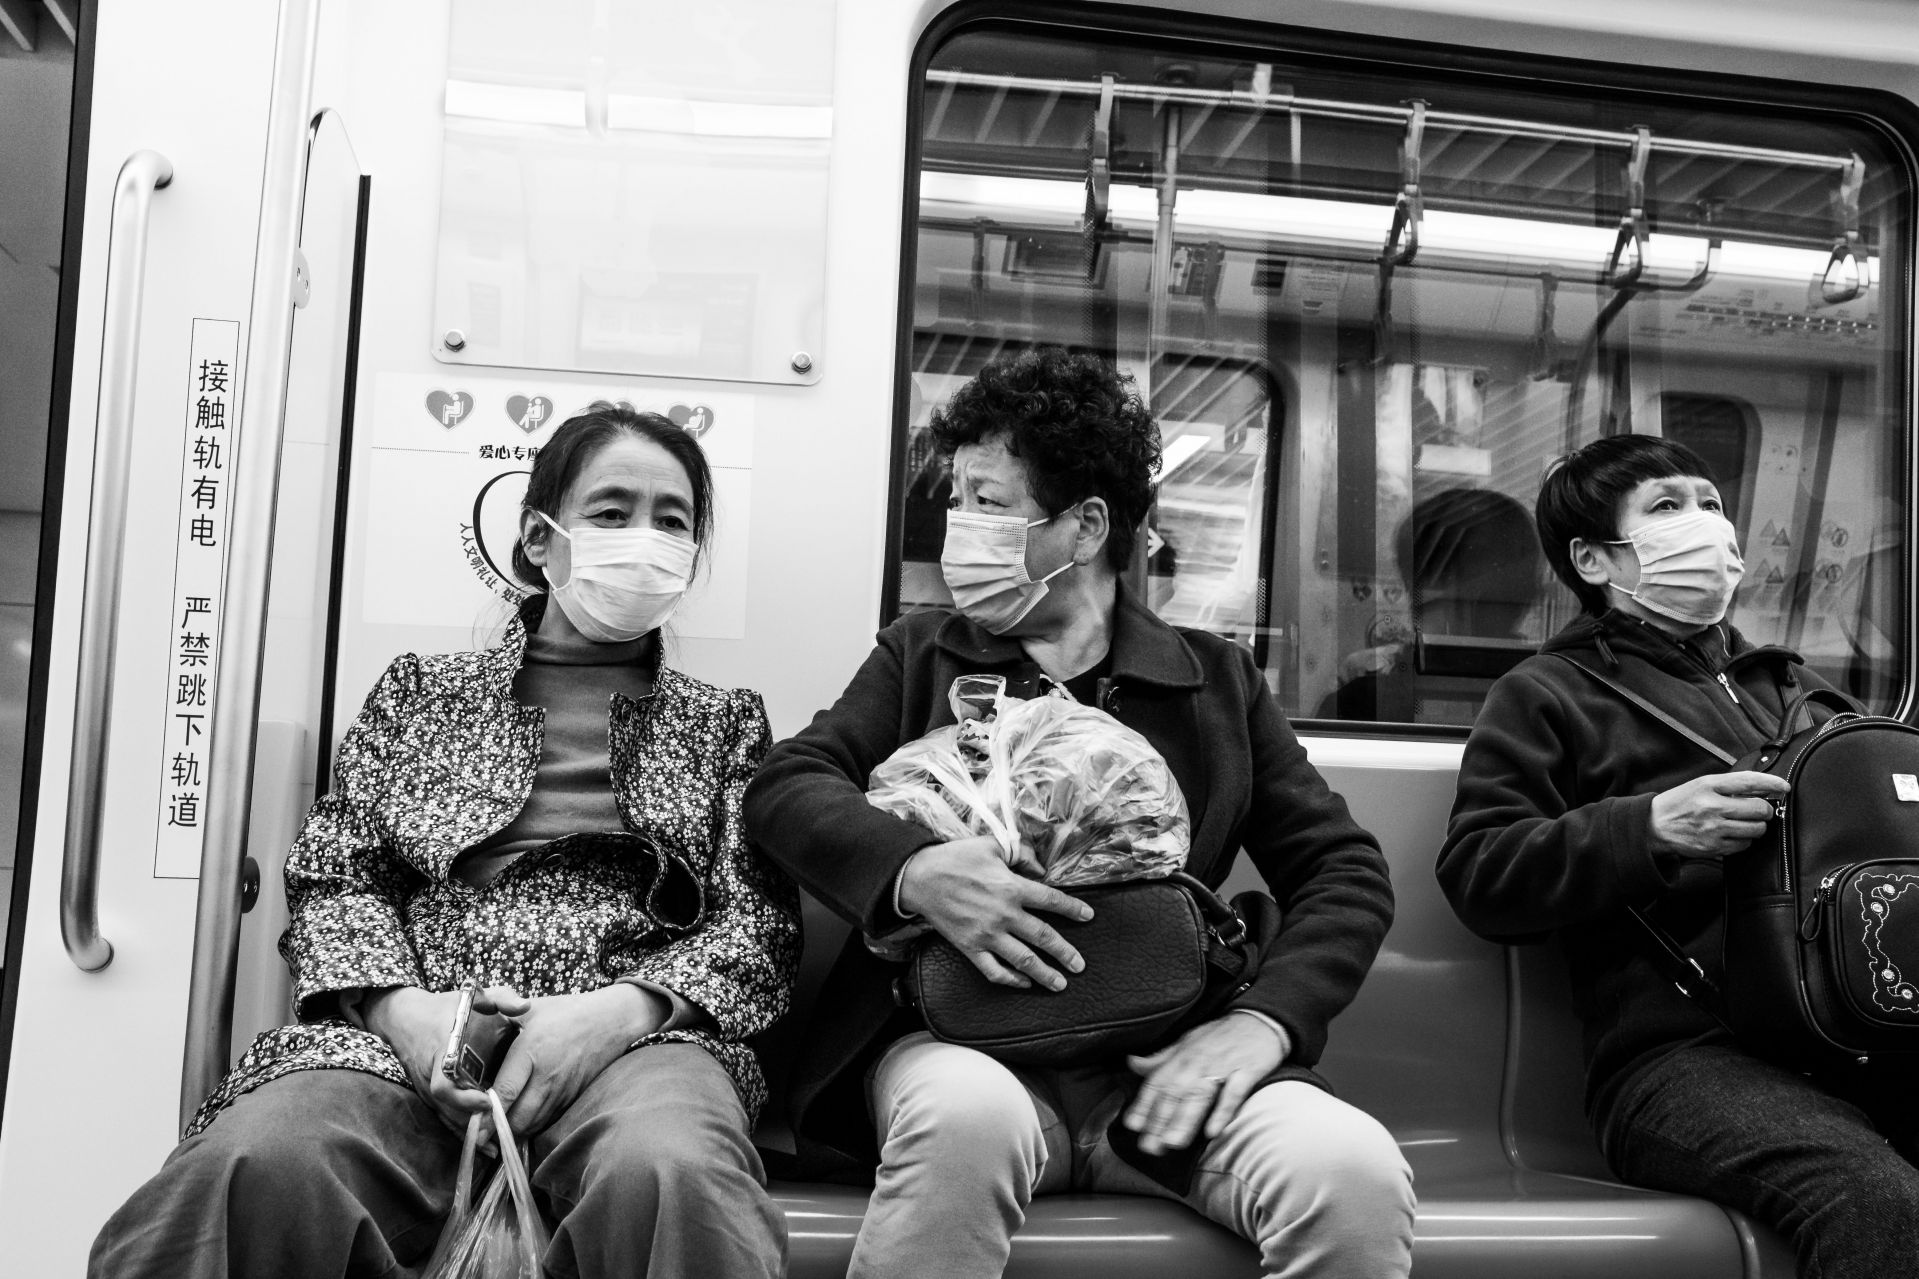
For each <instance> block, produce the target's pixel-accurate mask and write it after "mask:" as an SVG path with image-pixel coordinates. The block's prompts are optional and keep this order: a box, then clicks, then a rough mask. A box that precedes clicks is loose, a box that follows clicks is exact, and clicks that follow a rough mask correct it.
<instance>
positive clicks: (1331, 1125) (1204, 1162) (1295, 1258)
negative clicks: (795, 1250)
mask: <svg viewBox="0 0 1919 1279" xmlns="http://www.w3.org/2000/svg"><path fill="white" fill-rule="evenodd" d="M1122 1083H1123V1077H1122V1076H1120V1075H1118V1074H1117V1073H1116V1072H1114V1071H1112V1070H1094V1071H1051V1070H1018V1071H1015V1070H1012V1069H1009V1068H1007V1067H1006V1066H1003V1065H1001V1064H1000V1063H999V1062H997V1061H994V1060H993V1059H992V1058H991V1057H988V1056H986V1055H985V1054H984V1053H980V1052H976V1051H974V1050H973V1049H971V1048H960V1047H956V1046H954V1045H951V1044H942V1043H939V1042H937V1041H935V1040H934V1039H933V1038H932V1036H930V1035H928V1034H926V1033H925V1032H924V1031H922V1032H919V1033H917V1034H912V1035H908V1036H906V1037H905V1038H904V1039H901V1040H900V1041H899V1042H897V1043H895V1044H894V1045H893V1046H892V1047H891V1048H889V1049H888V1050H887V1052H886V1054H885V1055H884V1056H883V1057H882V1058H881V1059H880V1061H879V1064H878V1065H877V1066H876V1067H875V1068H874V1070H873V1073H872V1076H871V1079H870V1081H869V1084H868V1089H867V1097H868V1100H869V1102H870V1104H871V1106H872V1110H873V1119H874V1123H875V1126H876V1127H877V1129H878V1132H879V1135H880V1169H879V1177H878V1181H877V1183H876V1185H875V1186H874V1189H873V1201H872V1204H871V1205H870V1206H869V1207H868V1209H867V1212H866V1220H865V1223H864V1224H863V1225H862V1226H861V1227H860V1234H859V1240H858V1242H857V1243H855V1245H854V1248H853V1262H852V1266H851V1268H850V1270H849V1271H848V1274H849V1276H850V1277H851V1279H895V1277H896V1276H900V1275H915V1276H921V1275H923V1276H942V1277H946V1276H950V1277H951V1279H976V1277H977V1279H983V1277H985V1276H996V1275H999V1274H1000V1273H1001V1272H1002V1271H1003V1270H1004V1269H1005V1268H1006V1259H1007V1256H1008V1254H1009V1253H1010V1252H1011V1250H1012V1237H1013V1233H1014V1232H1015V1231H1017V1230H1018V1229H1019V1227H1020V1223H1021V1222H1022V1221H1024V1220H1025V1218H1026V1205H1027V1204H1028V1203H1029V1202H1031V1200H1032V1198H1033V1196H1034V1195H1036V1194H1048V1193H1057V1192H1061V1191H1068V1190H1081V1191H1100V1192H1107V1193H1112V1194H1143V1195H1157V1196H1160V1197H1163V1198H1170V1197H1171V1195H1170V1192H1168V1191H1167V1190H1165V1189H1164V1188H1162V1187H1161V1186H1159V1185H1158V1183H1156V1182H1154V1181H1152V1180H1151V1179H1150V1178H1148V1177H1147V1176H1146V1175H1145V1174H1143V1173H1141V1172H1139V1171H1138V1170H1137V1169H1135V1168H1133V1167H1132V1166H1131V1165H1129V1164H1127V1163H1126V1162H1125V1161H1123V1160H1122V1159H1120V1157H1119V1156H1118V1155H1117V1154H1115V1153H1114V1152H1113V1150H1112V1148H1111V1147H1110V1146H1109V1145H1108V1144H1107V1143H1106V1141H1105V1139H1104V1138H1105V1131H1106V1127H1107V1125H1108V1124H1109V1123H1110V1122H1111V1121H1112V1119H1113V1116H1114V1115H1115V1114H1117V1113H1118V1111H1119V1106H1120V1103H1121V1092H1120V1085H1121V1084H1122ZM1200 1140H1204V1138H1200ZM1412 1180H1413V1175H1412V1170H1411V1169H1410V1168H1408V1167H1407V1166H1406V1161H1405V1159H1404V1158H1403V1157H1401V1155H1400V1153H1399V1147H1398V1146H1397V1145H1396V1144H1395V1143H1394V1142H1393V1139H1392V1137H1391V1135H1390V1134H1388V1133H1387V1131H1386V1130H1385V1128H1383V1127H1381V1126H1380V1124H1379V1122H1378V1121H1377V1120H1375V1119H1373V1118H1372V1117H1371V1116H1370V1115H1367V1114H1366V1113H1365V1112H1363V1111H1360V1110H1358V1109H1355V1108H1354V1107H1352V1106H1349V1105H1347V1104H1346V1103H1345V1102H1342V1101H1340V1100H1338V1099H1337V1098H1335V1097H1333V1096H1332V1095H1331V1094H1329V1093H1327V1092H1325V1091H1324V1090H1323V1089H1320V1088H1316V1087H1314V1086H1313V1085H1312V1084H1309V1083H1304V1082H1301V1081H1297V1080H1289V1081H1285V1082H1281V1083H1276V1084H1269V1085H1267V1086H1266V1087H1264V1088H1262V1089H1260V1090H1259V1091H1258V1092H1256V1093H1254V1094H1253V1095H1252V1096H1251V1097H1249V1098H1247V1100H1246V1103H1245V1104H1244V1105H1243V1106H1241V1107H1240V1111H1239V1114H1238V1115H1236V1116H1234V1118H1233V1121H1232V1122H1231V1123H1230V1124H1228V1125H1227V1126H1226V1131H1224V1132H1223V1133H1221V1134H1220V1135H1219V1136H1218V1137H1217V1138H1215V1139H1214V1140H1213V1141H1212V1142H1211V1143H1209V1144H1208V1145H1207V1147H1206V1149H1205V1151H1204V1153H1203V1155H1202V1156H1201V1158H1200V1161H1199V1171H1198V1174H1197V1175H1196V1176H1195V1177H1194V1180H1193V1186H1192V1192H1191V1193H1190V1194H1188V1195H1187V1196H1186V1198H1185V1200H1184V1202H1185V1203H1186V1204H1187V1205H1188V1206H1189V1207H1191V1208H1193V1209H1194V1210H1196V1211H1198V1212H1199V1213H1201V1214H1203V1215H1204V1216H1206V1217H1208V1218H1210V1219H1212V1220H1213V1221H1216V1222H1218V1223H1219V1224H1221V1225H1223V1226H1225V1227H1226V1228H1227V1229H1229V1230H1231V1231H1234V1232H1235V1233H1237V1234H1238V1235H1239V1236H1240V1237H1241V1238H1244V1239H1250V1240H1252V1241H1253V1242H1254V1243H1255V1244H1257V1245H1258V1246H1259V1252H1260V1260H1261V1263H1262V1269H1263V1271H1264V1272H1265V1273H1266V1274H1268V1275H1278V1276H1285V1277H1286V1279H1306V1277H1307V1276H1312V1277H1313V1279H1392V1277H1393V1276H1403V1275H1405V1274H1406V1273H1407V1272H1408V1271H1409V1270H1410V1269H1411V1267H1412V1247H1413V1186H1412Z"/></svg>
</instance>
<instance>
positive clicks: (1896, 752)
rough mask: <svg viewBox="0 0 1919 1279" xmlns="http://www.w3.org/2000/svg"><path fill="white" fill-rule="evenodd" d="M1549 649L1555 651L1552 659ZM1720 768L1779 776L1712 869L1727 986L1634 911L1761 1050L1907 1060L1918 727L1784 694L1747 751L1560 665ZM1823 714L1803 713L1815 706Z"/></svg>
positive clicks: (1779, 1056)
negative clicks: (1760, 811)
mask: <svg viewBox="0 0 1919 1279" xmlns="http://www.w3.org/2000/svg"><path fill="white" fill-rule="evenodd" d="M1557 656H1561V657H1564V654H1558V655H1557ZM1565 660H1567V661H1568V662H1571V663H1572V665H1574V666H1577V667H1578V668H1579V669H1580V670H1581V671H1584V672H1585V673H1586V674H1587V675H1588V676H1589V677H1591V678H1592V679H1595V680H1597V681H1599V682H1600V683H1601V684H1604V685H1606V686H1607V687H1609V688H1611V689H1612V690H1613V691H1614V692H1616V693H1618V694H1619V695H1620V696H1621V697H1624V698H1626V699H1627V700H1628V701H1630V702H1632V703H1633V704H1634V705H1636V706H1638V707H1639V708H1640V709H1641V710H1643V711H1645V712H1646V713H1647V714H1649V715H1651V716H1652V717H1653V718H1655V719H1657V720H1659V721H1660V722H1662V723H1664V724H1665V725H1666V726H1667V727H1669V728H1672V729H1673V730H1675V731H1677V732H1679V733H1680V734H1682V735H1684V736H1685V737H1686V738H1688V739H1689V740H1691V741H1692V742H1694V743H1695V744H1697V745H1698V746H1699V747H1701V748H1702V749H1704V750H1705V751H1707V752H1708V753H1709V754H1711V755H1712V756H1713V757H1714V758H1715V759H1718V760H1720V761H1721V762H1722V763H1724V764H1725V765H1726V768H1727V770H1728V771H1732V772H1736V771H1744V770H1752V771H1755V772H1764V773H1771V774H1773V775H1774V776H1776V777H1782V778H1784V779H1785V780H1786V781H1787V783H1789V784H1790V785H1791V787H1792V789H1791V790H1790V791H1789V792H1788V793H1787V795H1786V797H1785V799H1784V800H1783V801H1781V802H1780V803H1778V804H1776V805H1775V806H1774V811H1775V813H1776V817H1775V819H1774V820H1773V821H1771V822H1769V823H1767V826H1766V832H1765V834H1763V835H1761V836H1760V837H1759V838H1758V839H1756V840H1754V841H1753V842H1752V844H1751V846H1749V847H1748V848H1747V849H1746V850H1745V851H1744V852H1740V853H1734V854H1733V855H1732V856H1730V857H1728V858H1726V859H1725V861H1724V862H1723V863H1722V864H1723V866H1724V869H1725V883H1726V937H1725V954H1724V961H1725V962H1724V964H1723V967H1722V972H1723V974H1724V976H1723V980H1724V990H1723V992H1722V991H1721V990H1720V988H1719V987H1718V986H1717V985H1715V984H1714V983H1713V981H1712V980H1711V978H1710V977H1708V976H1707V974H1706V973H1705V971H1704V969H1702V968H1701V967H1700V965H1699V964H1698V963H1697V962H1695V961H1694V960H1693V959H1692V958H1691V957H1690V956H1688V955H1687V954H1686V953H1685V952H1684V951H1683V950H1682V949H1681V948H1680V946H1679V944H1678V943H1677V942H1676V941H1674V940H1673V939H1672V937H1671V936H1670V935H1668V934H1667V933H1666V932H1665V931H1664V930H1663V929H1661V928H1659V927H1658V926H1657V925H1655V924H1654V923H1653V922H1652V921H1651V920H1649V919H1647V918H1646V917H1645V915H1644V914H1642V913H1641V912H1640V911H1638V910H1636V909H1635V910H1633V912H1632V914H1633V916H1634V918H1635V919H1637V920H1638V921H1639V923H1640V924H1641V925H1642V926H1643V927H1644V928H1645V930H1646V931H1647V932H1648V934H1649V935H1651V936H1652V937H1653V938H1654V940H1655V942H1656V944H1657V945H1658V946H1659V948H1660V952H1661V953H1662V955H1663V963H1664V965H1665V967H1666V968H1667V970H1668V975H1669V976H1670V977H1671V978H1672V979H1673V981H1674V984H1675V985H1677V986H1678V987H1679V989H1680V990H1682V991H1683V992H1685V993H1686V994H1687V995H1689V996H1691V997H1692V998H1694V999H1695V1000H1697V1001H1698V1002H1700V1003H1701V1004H1703V1005H1704V1006H1705V1007H1706V1008H1707V1009H1709V1010H1710V1011H1711V1012H1712V1013H1713V1014H1714V1015H1715V1016H1717V1017H1719V1018H1720V1020H1721V1021H1723V1022H1724V1023H1725V1024H1726V1025H1727V1026H1728V1027H1729V1028H1730V1029H1731V1030H1732V1032H1733V1033H1734V1035H1736V1036H1737V1037H1738V1038H1739V1040H1740V1042H1741V1043H1742V1044H1743V1045H1744V1046H1745V1047H1746V1048H1747V1049H1748V1050H1750V1051H1751V1052H1753V1053H1754V1054H1755V1055H1758V1056H1764V1057H1768V1058H1771V1059H1773V1060H1775V1061H1781V1062H1784V1063H1786V1064H1789V1065H1792V1066H1796V1067H1802V1068H1809V1067H1813V1066H1818V1065H1822V1064H1827V1063H1830V1062H1832V1061H1833V1060H1834V1059H1835V1058H1841V1057H1843V1058H1854V1059H1864V1058H1867V1057H1871V1056H1875V1055H1880V1054H1906V1053H1919V728H1915V727H1913V726H1912V725H1910V724H1907V723H1904V722H1902V721H1900V720H1896V719H1891V718H1889V717H1887V716H1884V715H1868V714H1865V713H1864V712H1863V711H1862V709H1861V708H1860V706H1859V704H1858V703H1857V702H1855V701H1853V700H1852V699H1851V698H1850V697H1847V696H1846V695H1845V694H1843V693H1837V692H1833V691H1832V690H1829V689H1814V690H1812V691H1810V692H1807V693H1805V694H1803V695H1801V696H1800V697H1798V698H1795V699H1794V700H1793V702H1792V704H1791V705H1790V706H1789V707H1788V708H1787V710H1786V714H1785V717H1784V719H1782V720H1781V721H1780V725H1779V730H1778V732H1776V733H1774V734H1773V737H1772V739H1771V740H1770V741H1768V742H1767V743H1766V744H1765V745H1763V746H1761V747H1760V748H1759V749H1758V750H1757V751H1754V752H1752V753H1751V754H1749V755H1747V756H1746V757H1745V758H1743V759H1736V758H1734V757H1733V756H1732V755H1731V754H1730V753H1728V752H1727V751H1725V750H1723V749H1721V748H1720V747H1719V746H1717V745H1716V744H1714V743H1713V742H1711V741H1709V740H1707V739H1706V738H1705V737H1703V736H1702V735H1700V734H1699V733H1697V732H1694V731H1693V730H1692V729H1690V728H1688V727H1686V726H1685V725H1684V724H1681V723H1680V722H1679V721H1678V720H1677V719H1674V718H1673V717H1672V716H1671V715H1669V714H1667V713H1666V712H1665V711H1663V710H1661V709H1659V708H1658V707H1656V706H1654V705H1653V704H1652V703H1651V702H1648V701H1647V700H1646V699H1645V698H1643V697H1640V696H1639V695H1638V694H1636V693H1633V692H1632V691H1631V690H1629V689H1627V688H1624V687H1623V686H1621V685H1619V684H1617V683H1615V682H1614V681H1612V680H1610V679H1607V678H1606V677H1604V676H1602V675H1600V674H1599V673H1598V672H1597V671H1594V670H1592V669H1591V668H1589V667H1587V666H1585V665H1584V664H1582V663H1580V662H1576V661H1573V660H1572V659H1571V658H1569V657H1568V658H1566V659H1565ZM1821 705H1823V706H1825V707H1827V708H1828V709H1829V710H1831V711H1833V712H1834V713H1833V714H1832V715H1831V716H1830V717H1829V718H1827V719H1825V720H1824V721H1823V722H1819V723H1814V722H1813V710H1814V708H1815V707H1817V706H1821Z"/></svg>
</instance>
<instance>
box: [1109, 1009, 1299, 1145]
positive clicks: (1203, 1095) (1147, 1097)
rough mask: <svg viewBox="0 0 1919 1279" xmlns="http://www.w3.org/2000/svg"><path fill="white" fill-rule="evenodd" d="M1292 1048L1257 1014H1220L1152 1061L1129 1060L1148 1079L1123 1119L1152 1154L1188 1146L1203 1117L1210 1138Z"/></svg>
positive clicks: (1221, 1127)
mask: <svg viewBox="0 0 1919 1279" xmlns="http://www.w3.org/2000/svg"><path fill="white" fill-rule="evenodd" d="M1291 1051H1292V1045H1291V1044H1290V1043H1288V1042H1287V1041H1286V1036H1285V1034H1284V1032H1282V1031H1280V1030H1278V1029H1277V1028H1276V1027H1273V1026H1269V1025H1267V1024H1266V1023H1265V1022H1264V1021H1261V1020H1260V1019H1259V1018H1257V1017H1249V1016H1247V1015H1245V1014H1244V1013H1227V1014H1226V1015H1225V1016H1224V1017H1215V1018H1214V1019H1213V1020H1212V1021H1209V1022H1205V1023H1203V1024H1201V1025H1198V1026H1195V1027H1193V1028H1192V1029H1191V1030H1189V1031H1187V1032H1186V1033H1185V1034H1183V1035H1181V1036H1180V1037H1179V1038H1178V1039H1176V1040H1174V1041H1173V1043H1172V1044H1170V1045H1168V1046H1167V1047H1165V1048H1162V1049H1160V1050H1159V1051H1158V1052H1156V1053H1154V1054H1152V1055H1151V1056H1149V1057H1128V1058H1127V1059H1126V1064H1127V1065H1128V1066H1131V1067H1132V1068H1133V1073H1134V1074H1137V1075H1143V1076H1144V1077H1145V1079H1146V1082H1145V1083H1143V1084H1141V1085H1140V1089H1139V1095H1138V1096H1137V1097H1135V1098H1133V1104H1132V1105H1131V1106H1129V1107H1127V1109H1126V1117H1125V1119H1124V1120H1122V1122H1123V1123H1124V1124H1125V1125H1126V1126H1127V1127H1128V1128H1130V1129H1132V1130H1133V1131H1134V1132H1136V1133H1138V1134H1139V1148H1140V1149H1141V1150H1143V1151H1145V1152H1146V1153H1147V1154H1149V1155H1157V1154H1159V1153H1160V1152H1161V1151H1163V1150H1179V1149H1183V1148H1184V1147H1185V1146H1186V1145H1187V1144H1188V1143H1190V1142H1191V1141H1192V1140H1193V1137H1194V1136H1195V1135H1196V1134H1197V1133H1198V1132H1200V1131H1201V1120H1204V1121H1205V1128H1204V1131H1205V1133H1206V1139H1207V1140H1208V1141H1210V1140H1212V1139H1213V1138H1214V1137H1217V1136H1219V1134H1220V1133H1222V1132H1225V1131H1226V1125H1227V1124H1229V1123H1231V1122H1232V1121H1233V1116H1234V1115H1236V1114H1238V1113H1239V1108H1240V1105H1241V1104H1242V1103H1243V1102H1244V1101H1245V1100H1246V1097H1247V1095H1248V1094H1250V1093H1251V1092H1252V1091H1253V1089H1254V1088H1255V1087H1256V1086H1257V1085H1258V1084H1259V1081H1260V1080H1262V1079H1264V1078H1265V1077H1266V1076H1267V1075H1269V1074H1271V1073H1272V1072H1273V1071H1274V1070H1276V1069H1277V1068H1278V1067H1279V1065H1280V1063H1282V1062H1284V1061H1285V1060H1286V1056H1287V1054H1288V1053H1290V1052H1291Z"/></svg>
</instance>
